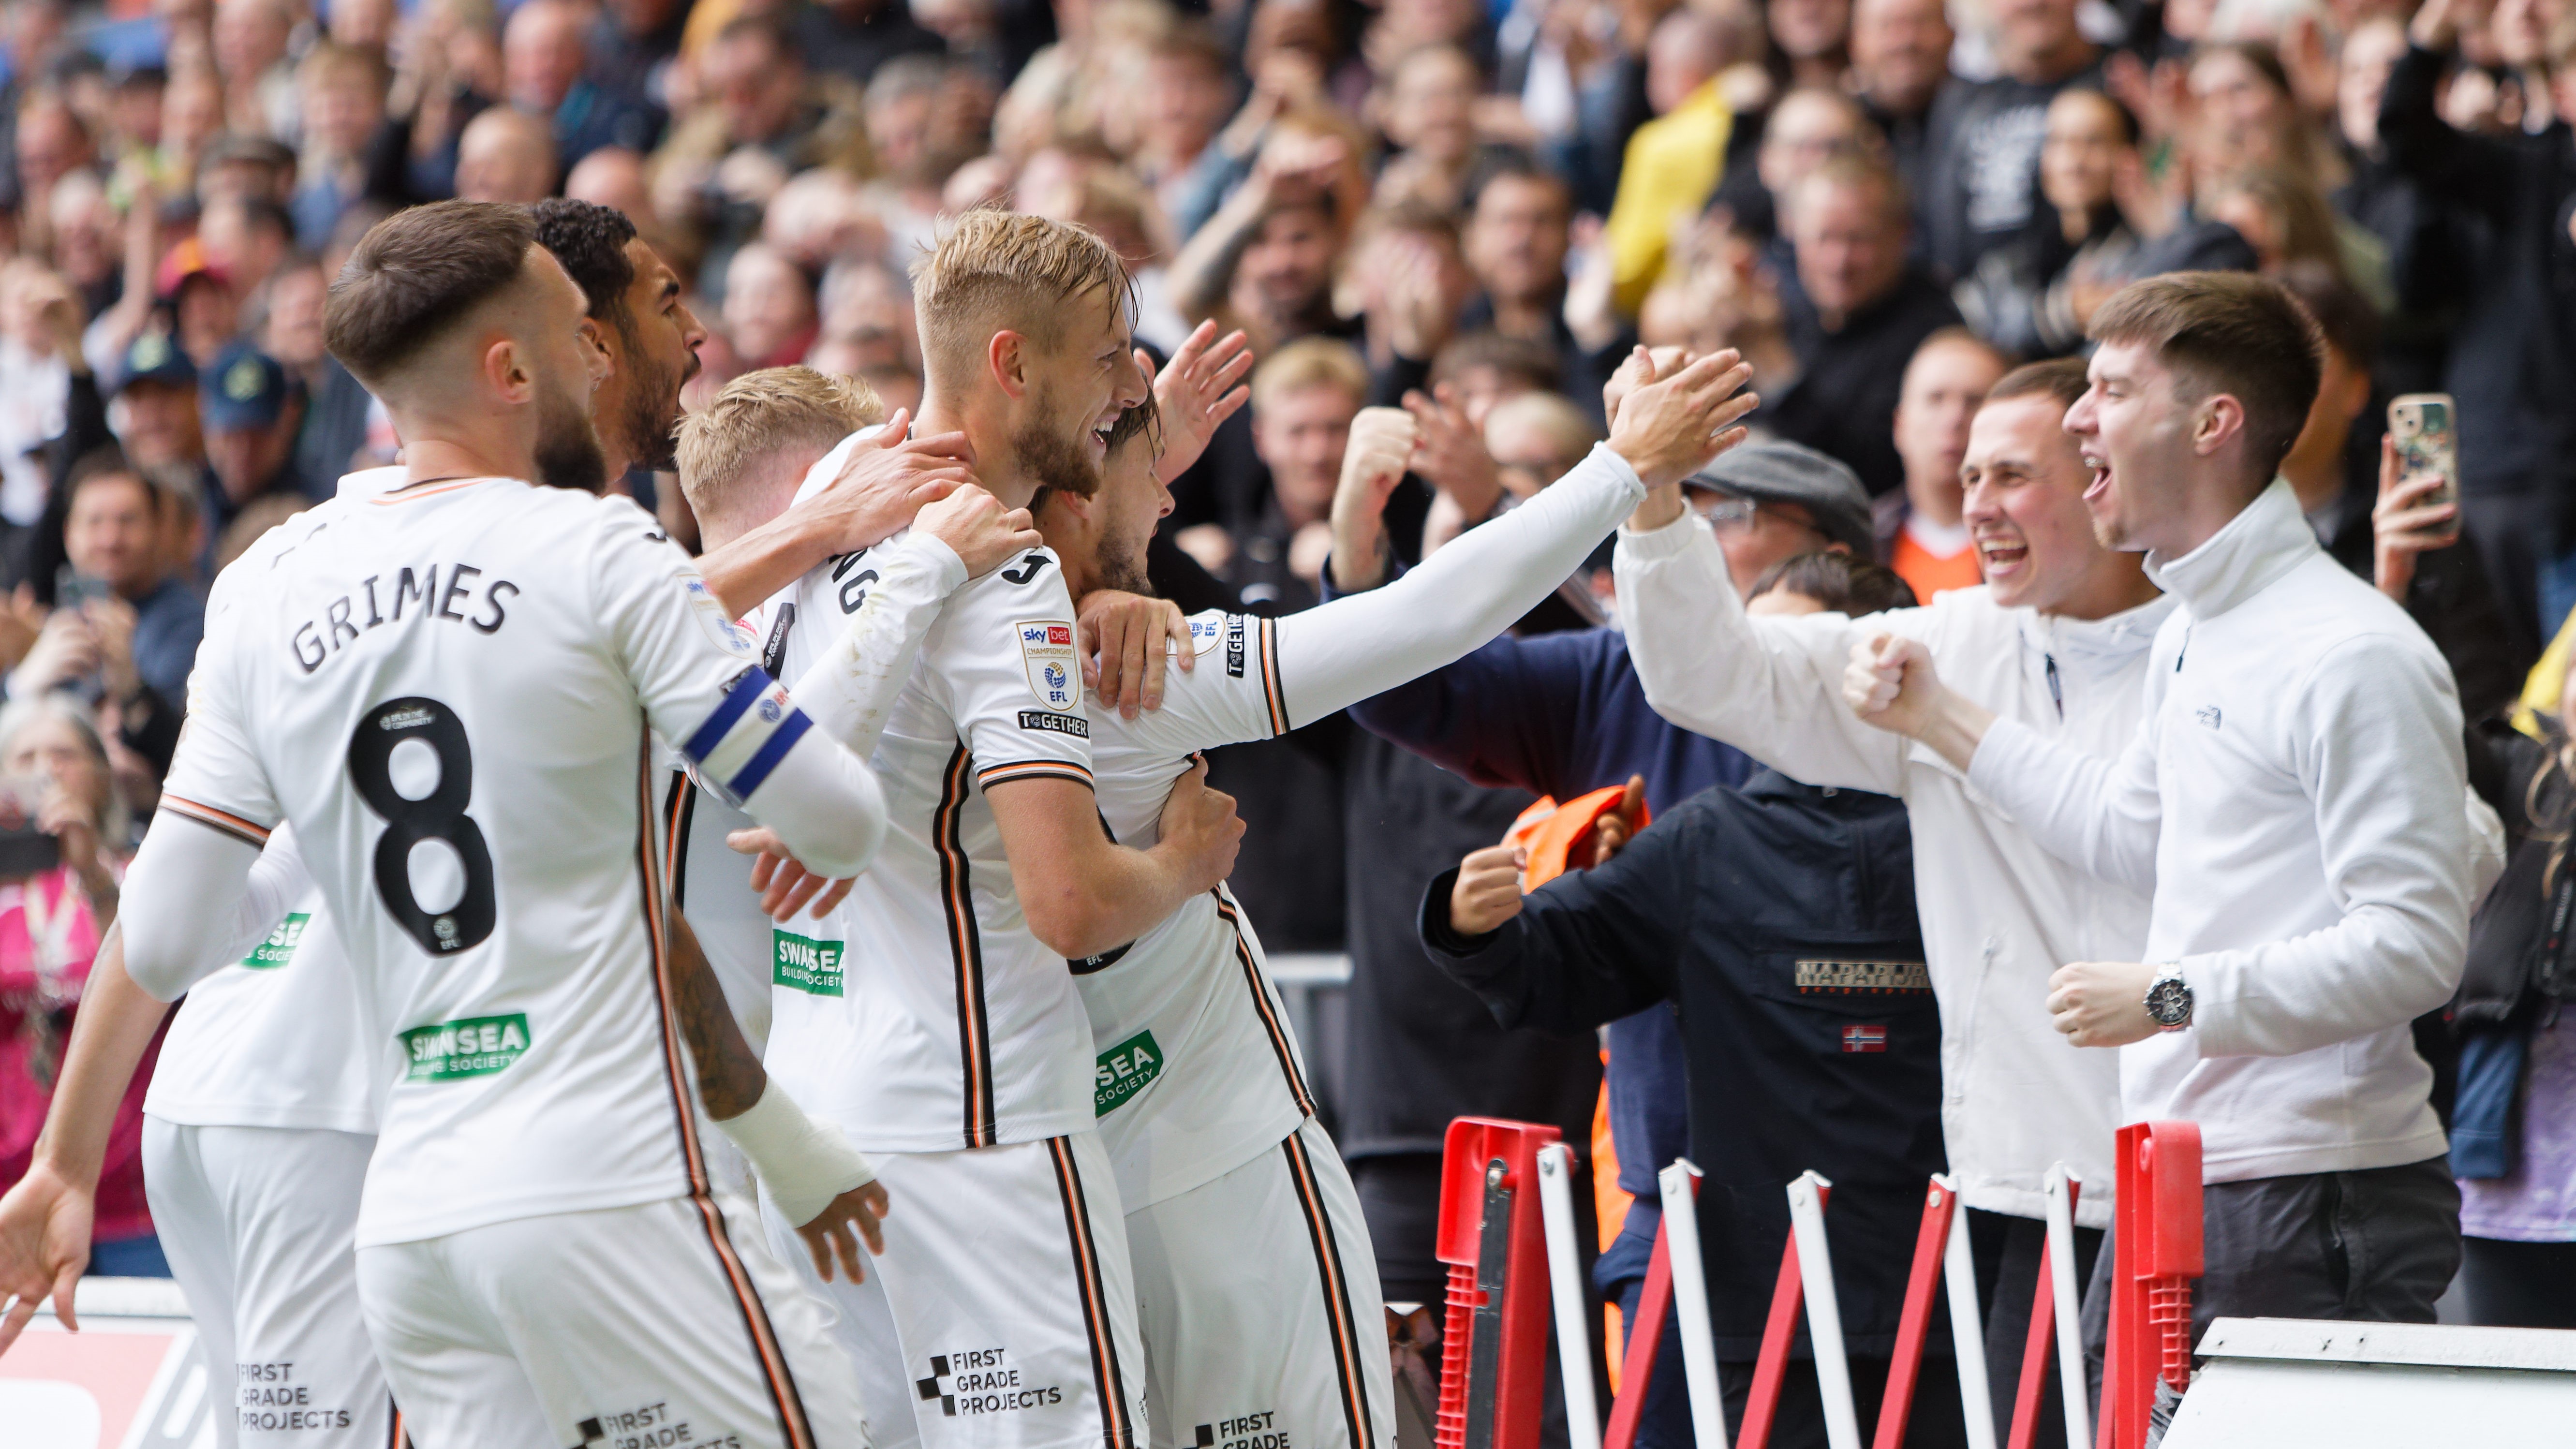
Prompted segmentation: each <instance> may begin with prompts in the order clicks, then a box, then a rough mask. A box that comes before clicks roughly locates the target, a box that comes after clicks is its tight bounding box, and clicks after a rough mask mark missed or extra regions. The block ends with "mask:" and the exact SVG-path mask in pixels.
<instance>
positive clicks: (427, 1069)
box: [402, 1011, 528, 1082]
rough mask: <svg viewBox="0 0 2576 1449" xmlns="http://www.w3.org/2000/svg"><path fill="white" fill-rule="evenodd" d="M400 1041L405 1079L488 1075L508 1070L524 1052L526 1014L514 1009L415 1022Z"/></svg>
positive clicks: (526, 1035) (419, 1080) (526, 1027)
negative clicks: (501, 1013) (432, 1023)
mask: <svg viewBox="0 0 2576 1449" xmlns="http://www.w3.org/2000/svg"><path fill="white" fill-rule="evenodd" d="M402 1044H403V1060H404V1061H406V1062H407V1063H409V1064H410V1065H409V1069H408V1070H407V1071H406V1072H405V1073H404V1079H405V1080H406V1081H413V1082H452V1081H456V1080H458V1079H459V1078H463V1077H488V1076H490V1075H492V1074H493V1073H494V1072H499V1071H506V1070H508V1068H509V1066H510V1064H511V1063H512V1062H515V1061H517V1060H518V1059H519V1058H520V1057H521V1056H523V1055H525V1054H526V1053H527V1050H528V1018H527V1015H526V1013H524V1012H515V1011H514V1012H512V1013H510V1014H509V1015H508V1016H469V1017H466V1018H465V1019H463V1020H461V1021H442V1022H440V1023H438V1024H437V1025H436V1026H416V1027H413V1028H412V1029H411V1030H409V1031H407V1032H404V1033H403V1034H402Z"/></svg>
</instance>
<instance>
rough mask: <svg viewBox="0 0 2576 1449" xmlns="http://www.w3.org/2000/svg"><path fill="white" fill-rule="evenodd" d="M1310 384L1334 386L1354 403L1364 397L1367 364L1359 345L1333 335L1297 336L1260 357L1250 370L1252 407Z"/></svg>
mask: <svg viewBox="0 0 2576 1449" xmlns="http://www.w3.org/2000/svg"><path fill="white" fill-rule="evenodd" d="M1310 387H1338V388H1340V389H1342V390H1343V391H1345V392H1347V393H1349V394H1350V395H1351V401H1352V403H1353V405H1354V406H1356V405H1358V404H1360V403H1365V402H1367V401H1368V391H1369V370H1368V364H1367V363H1366V362H1364V361H1362V360H1361V358H1360V353H1359V349H1358V348H1356V347H1353V346H1351V345H1350V344H1349V343H1347V342H1344V341H1342V340H1340V339H1339V338H1333V337H1300V338H1298V339H1297V340H1296V341H1294V342H1291V343H1289V344H1288V345H1287V346H1285V347H1282V348H1280V349H1279V350H1278V351H1277V352H1274V353H1272V354H1270V355H1269V356H1268V357H1265V358H1263V359H1262V360H1261V365H1260V366H1259V367H1256V368H1254V369H1253V370H1252V410H1253V411H1254V412H1259V411H1260V410H1261V409H1263V408H1265V407H1267V406H1269V405H1270V400H1271V399H1273V398H1275V397H1278V396H1279V395H1280V394H1282V393H1290V392H1298V391H1301V390H1303V389H1306V388H1310Z"/></svg>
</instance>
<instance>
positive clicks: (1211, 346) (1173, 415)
mask: <svg viewBox="0 0 2576 1449" xmlns="http://www.w3.org/2000/svg"><path fill="white" fill-rule="evenodd" d="M1136 365H1137V366H1138V367H1140V368H1143V369H1144V370H1145V372H1146V373H1147V374H1148V375H1149V376H1151V377H1152V378H1153V379H1154V410H1155V412H1156V413H1157V414H1159V415H1160V416H1161V418H1162V422H1163V456H1161V457H1160V458H1157V459H1155V460H1154V476H1156V477H1158V478H1160V479H1162V480H1163V481H1164V482H1166V483H1169V482H1171V481H1172V480H1173V479H1175V478H1178V477H1179V476H1181V475H1182V474H1183V473H1185V472H1187V471H1189V466H1190V465H1191V464H1192V463H1195V462H1197V461H1198V460H1199V455H1200V454H1202V453H1204V452H1206V451H1207V445H1208V439H1210V438H1212V437H1214V436H1216V430H1217V425H1218V424H1219V423H1222V422H1224V421H1225V420H1226V419H1227V418H1230V417H1232V416H1234V415H1235V413H1237V412H1238V411H1240V410H1241V409H1242V407H1243V405H1244V404H1245V403H1247V402H1250V401H1252V389H1251V388H1249V387H1244V386H1241V385H1240V384H1241V383H1242V382H1243V380H1244V378H1246V377H1247V376H1249V375H1251V372H1252V342H1251V339H1249V338H1247V337H1245V336H1244V335H1243V334H1242V333H1241V332H1229V333H1227V334H1226V335H1225V336H1224V337H1222V338H1220V337H1218V336H1217V335H1216V323H1215V322H1213V321H1209V322H1202V323H1200V324H1199V325H1198V327H1197V328H1196V329H1195V330H1194V331H1192V332H1191V333H1190V335H1189V336H1188V338H1186V339H1185V340H1183V341H1182V343H1181V345H1180V346H1179V347H1177V348H1174V349H1173V351H1172V360H1171V361H1170V362H1168V363H1166V364H1165V365H1164V367H1163V370H1162V371H1161V372H1159V373H1157V372H1155V371H1154V368H1153V360H1152V358H1151V357H1149V356H1148V355H1147V354H1145V353H1144V352H1142V351H1139V352H1138V353H1137V354H1136Z"/></svg>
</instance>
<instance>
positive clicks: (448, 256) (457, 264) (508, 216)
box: [323, 201, 537, 389]
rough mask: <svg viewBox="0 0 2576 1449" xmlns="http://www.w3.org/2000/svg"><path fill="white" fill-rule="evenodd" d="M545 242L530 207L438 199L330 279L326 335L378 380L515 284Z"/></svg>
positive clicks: (345, 359)
mask: <svg viewBox="0 0 2576 1449" xmlns="http://www.w3.org/2000/svg"><path fill="white" fill-rule="evenodd" d="M536 243H537V224H536V220H535V218H534V217H533V216H532V215H531V214H530V213H529V211H528V208H526V207H524V206H510V205H506V204H503V203H501V202H492V201H434V202H431V203H430V204H429V205H427V206H415V207H413V208H412V209H411V210H409V211H402V212H396V213H395V214H394V215H392V216H389V217H387V218H385V219H384V220H383V221H381V222H378V223H377V224H376V226H375V228H374V229H373V230H371V231H369V232H368V233H367V234H366V236H365V237H363V238H361V239H360V240H359V242H358V246H357V249H356V250H355V251H352V252H351V253H349V260H348V261H347V262H346V263H344V264H342V266H341V268H340V275H339V277H338V278H337V279H336V280H334V281H333V282H332V283H331V301H330V305H329V307H328V308H327V310H326V311H325V313H324V317H323V339H324V341H325V342H326V343H327V344H328V345H329V347H330V349H331V355H332V356H334V357H336V358H338V359H340V364H341V365H342V366H343V367H346V368H348V369H349V371H350V372H352V373H354V374H356V375H357V378H358V381H360V382H362V383H365V384H366V385H367V386H368V387H369V388H370V389H374V388H377V387H379V386H380V385H381V384H382V383H383V382H384V381H385V380H386V379H388V378H390V377H391V376H392V375H393V374H394V373H395V372H396V371H398V370H399V369H400V368H401V367H402V365H403V364H404V363H406V362H409V361H410V360H411V359H413V358H414V357H417V356H419V355H420V353H421V352H422V351H423V350H424V349H425V348H427V347H428V346H429V345H430V344H431V343H433V342H436V341H437V340H438V339H439V338H440V337H441V336H443V335H445V334H446V333H447V332H448V331H449V330H450V329H452V328H454V327H455V326H456V325H457V324H458V323H460V322H462V321H464V320H465V318H466V316H467V315H468V314H469V313H471V312H472V311H473V310H474V309H475V308H476V307H479V306H481V305H482V304H483V303H485V302H487V301H489V300H491V299H492V298H493V297H495V296H498V295H500V294H501V293H502V292H504V291H506V290H508V289H509V288H510V287H511V286H512V285H514V284H515V283H516V282H517V281H518V280H519V278H520V276H521V275H522V274H523V273H524V272H525V269H526V267H527V261H528V249H529V248H530V247H533V246H535V245H536Z"/></svg>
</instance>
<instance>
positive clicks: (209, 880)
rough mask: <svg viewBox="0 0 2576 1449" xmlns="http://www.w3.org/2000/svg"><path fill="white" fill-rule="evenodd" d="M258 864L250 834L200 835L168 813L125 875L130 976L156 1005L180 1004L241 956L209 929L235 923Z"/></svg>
mask: <svg viewBox="0 0 2576 1449" xmlns="http://www.w3.org/2000/svg"><path fill="white" fill-rule="evenodd" d="M258 859H259V847H258V846H257V845H256V844H254V843H252V842H251V841H250V840H249V839H248V838H247V837H245V836H243V835H241V834H239V833H237V832H234V831H229V830H221V829H216V830H199V829H196V828H194V827H193V826H190V825H187V824H184V823H181V822H180V821H176V820H172V819H170V818H169V816H168V812H167V811H164V813H163V816H162V818H161V820H160V823H159V824H158V825H157V826H156V827H155V828H154V829H153V830H151V831H150V832H149V833H147V834H146V835H145V836H144V837H143V848H142V849H141V850H139V851H137V852H136V853H135V856H134V864H133V865H132V866H130V867H128V868H127V870H126V872H125V888H124V892H123V900H122V903H121V906H120V908H119V910H118V912H117V919H118V921H119V922H120V923H121V924H122V925H123V926H124V928H125V974H126V975H128V976H131V977H133V978H134V984H135V985H137V986H140V987H142V988H143V989H144V991H145V992H147V993H148V994H150V995H151V997H152V998H153V999H154V1000H156V1001H176V1000H178V999H179V998H180V997H181V996H183V995H185V994H186V993H187V990H188V988H189V987H191V986H194V985H196V984H197V983H198V982H200V981H202V980H204V979H205V978H207V977H209V976H212V975H213V974H215V973H216V972H217V971H220V970H222V969H223V968H224V967H226V966H229V965H231V964H232V963H233V962H235V961H237V960H239V959H241V957H240V953H233V954H230V955H227V954H226V951H227V949H228V948H229V947H230V946H231V944H232V941H231V938H230V936H229V935H227V934H223V933H218V932H213V931H209V930H207V929H206V928H205V925H206V922H208V921H227V922H228V921H231V920H233V919H234V917H235V915H236V913H237V912H238V911H239V910H240V909H241V904H242V894H243V886H244V884H245V882H247V881H248V880H249V878H250V869H251V866H252V864H253V863H254V862H256V861H257V860H258Z"/></svg>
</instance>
